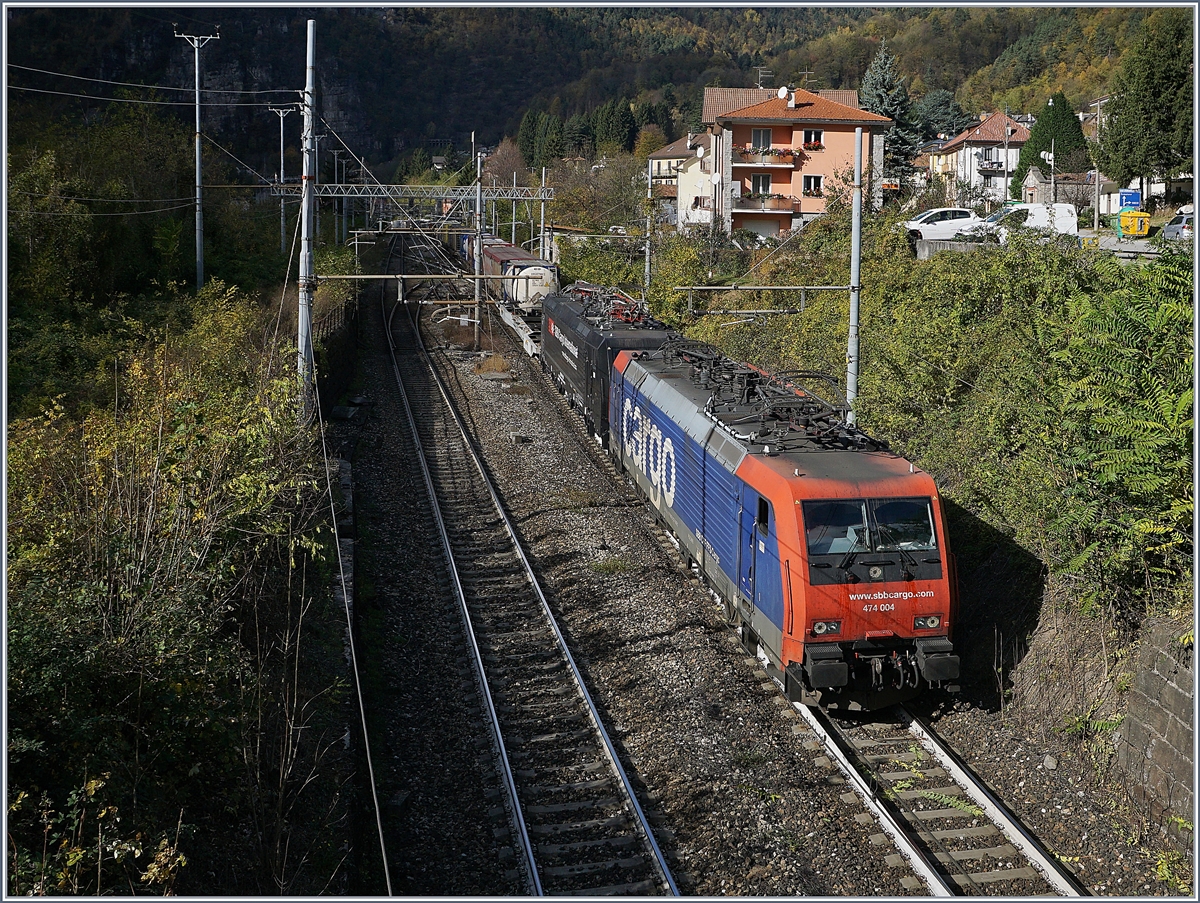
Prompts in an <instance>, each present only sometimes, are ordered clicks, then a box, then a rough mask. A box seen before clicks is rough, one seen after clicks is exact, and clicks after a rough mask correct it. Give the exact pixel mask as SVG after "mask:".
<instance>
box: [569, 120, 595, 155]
mask: <svg viewBox="0 0 1200 903" xmlns="http://www.w3.org/2000/svg"><path fill="white" fill-rule="evenodd" d="M563 144H564V145H565V146H566V151H567V153H568V154H571V155H572V156H576V157H587V158H589V159H590V158H591V156H592V152H593V150H594V149H595V147H596V137H595V132H594V131H593V129H592V120H591V117H589V116H588V115H587V114H586V113H576V114H575V115H574V116H572V117H571V118H570V119H568V120H567V121H566V124H564V125H563Z"/></svg>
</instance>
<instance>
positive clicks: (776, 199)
mask: <svg viewBox="0 0 1200 903" xmlns="http://www.w3.org/2000/svg"><path fill="white" fill-rule="evenodd" d="M733 209H734V210H736V211H737V212H739V213H746V212H750V211H766V212H768V213H798V212H799V210H800V203H799V201H798V200H797V199H796V198H792V197H785V196H784V195H781V194H765V195H753V194H747V195H743V196H742V197H738V198H734V199H733Z"/></svg>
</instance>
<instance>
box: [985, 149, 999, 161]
mask: <svg viewBox="0 0 1200 903" xmlns="http://www.w3.org/2000/svg"><path fill="white" fill-rule="evenodd" d="M995 153H996V149H995V148H994V147H985V148H984V149H983V159H984V160H985V161H987V162H989V163H990V162H991V161H992V160H995V159H996V157H995Z"/></svg>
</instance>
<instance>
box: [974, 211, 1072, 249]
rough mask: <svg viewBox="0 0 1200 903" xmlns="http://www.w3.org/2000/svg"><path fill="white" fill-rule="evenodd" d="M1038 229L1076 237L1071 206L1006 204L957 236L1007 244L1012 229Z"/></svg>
mask: <svg viewBox="0 0 1200 903" xmlns="http://www.w3.org/2000/svg"><path fill="white" fill-rule="evenodd" d="M1018 227H1024V228H1026V229H1040V230H1041V231H1043V232H1048V233H1052V234H1056V235H1078V234H1079V214H1078V213H1077V212H1076V210H1075V205H1074V204H1010V205H1009V206H1007V207H1001V208H1000V209H999V210H997V211H996V212H995V213H993V214H992V215H991V216H989V217H988V218H987V219H985V220H983V221H982V222H981V223H979V224H978V225H975V226H971V227H970V228H968V229H965V230H963V231H962V232H960V233H958V237H959V238H967V239H972V240H974V241H987V240H989V239H993V240H995V241H999V242H1000V243H1001V244H1004V242H1006V241H1008V236H1009V234H1010V233H1011V232H1012V230H1013V229H1016V228H1018Z"/></svg>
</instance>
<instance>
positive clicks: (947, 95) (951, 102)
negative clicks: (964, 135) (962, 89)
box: [912, 88, 975, 140]
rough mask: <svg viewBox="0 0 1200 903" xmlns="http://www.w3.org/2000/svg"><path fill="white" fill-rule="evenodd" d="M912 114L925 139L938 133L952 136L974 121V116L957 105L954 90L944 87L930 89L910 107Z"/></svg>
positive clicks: (936, 135)
mask: <svg viewBox="0 0 1200 903" xmlns="http://www.w3.org/2000/svg"><path fill="white" fill-rule="evenodd" d="M912 112H913V116H914V118H915V119H916V121H917V123H918V124H919V125H920V127H921V132H922V134H923V135H924V137H925V138H926V139H930V140H931V139H933V138H936V137H938V135H945V136H946V137H947V138H952V137H954V136H955V135H957V134H958V133H959V132H961V131H963V130H964V129H966V128H967V126H969V125H971V124H972V123H973V122H975V117H974V116H972V115H971V114H970V113H968V112H967V111H966V110H964V109H963V108H962V107H961V106H959V104H958V101H957V100H955V99H954V92H953V91H947V90H946V89H945V88H937V89H936V90H933V91H930V92H929V93H928V94H926V95H925V96H924V97H922V98H921V99H920V100H918V101H917V102H916V103H915V104H913V108H912Z"/></svg>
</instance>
